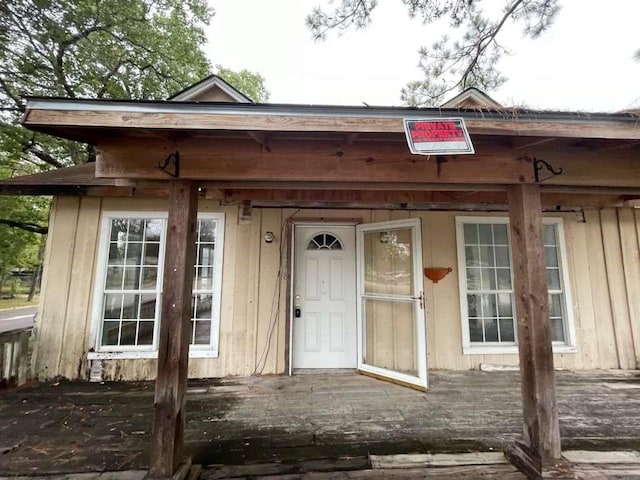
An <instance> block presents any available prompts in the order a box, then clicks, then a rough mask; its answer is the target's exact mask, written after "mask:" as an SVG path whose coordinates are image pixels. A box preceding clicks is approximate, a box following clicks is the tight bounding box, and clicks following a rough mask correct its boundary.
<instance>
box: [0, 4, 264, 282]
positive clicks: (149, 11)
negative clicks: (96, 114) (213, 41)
mask: <svg viewBox="0 0 640 480" xmlns="http://www.w3.org/2000/svg"><path fill="white" fill-rule="evenodd" d="M212 15H213V10H212V9H211V8H210V7H209V6H208V3H207V0H56V1H53V0H11V1H1V2H0V52H1V53H0V178H6V177H11V176H15V175H26V174H31V173H36V172H40V171H43V170H48V169H51V168H61V167H65V166H70V165H77V164H81V163H84V162H86V161H89V160H91V159H92V157H93V151H92V149H91V148H90V147H88V146H87V145H83V144H80V143H76V142H72V141H67V140H61V139H57V138H54V137H50V136H47V135H43V134H37V133H34V132H31V131H28V130H26V129H25V128H23V127H22V126H21V125H20V118H21V116H22V114H23V113H24V111H25V100H24V98H23V96H25V95H32V96H48V97H68V98H96V99H107V98H112V99H127V98H132V99H165V98H168V97H170V96H171V95H172V94H174V93H175V92H177V91H180V90H182V89H183V88H185V87H187V86H189V85H191V84H193V83H195V82H196V81H198V80H200V79H201V78H203V77H205V76H207V75H208V73H209V71H210V64H209V62H208V60H207V58H206V56H205V54H204V52H203V51H202V49H201V46H202V45H203V44H204V43H205V41H206V38H205V33H204V27H205V26H206V25H207V24H208V23H209V20H210V19H211V17H212ZM228 72H229V76H231V75H232V74H233V72H231V71H228ZM251 75H252V74H251V73H250V72H246V71H243V72H241V73H240V74H239V78H240V79H242V80H243V81H244V80H247V81H249V79H251V78H252V77H251ZM258 77H259V80H260V81H259V82H258V81H257V80H258ZM254 83H255V85H256V95H258V94H259V95H265V92H266V90H264V88H263V87H262V77H260V76H259V75H258V76H256V81H255V82H254ZM260 98H263V97H260ZM47 211H48V208H46V202H45V205H44V206H43V205H42V204H41V200H39V199H33V198H24V197H21V198H15V197H4V198H2V197H0V250H1V251H0V256H1V257H2V258H0V280H1V279H2V275H3V272H6V271H7V268H10V265H11V264H12V259H13V264H12V265H13V267H11V268H14V267H16V266H18V265H19V264H20V262H22V263H24V262H23V261H22V260H19V259H20V258H21V257H20V255H21V254H20V252H27V251H30V250H33V249H32V248H31V247H32V246H33V245H34V244H35V243H37V242H36V240H37V235H35V234H34V233H29V232H37V231H39V232H41V233H42V232H44V231H46V227H45V226H44V225H46V215H47ZM18 230H22V231H18ZM21 248H22V250H20V249H21Z"/></svg>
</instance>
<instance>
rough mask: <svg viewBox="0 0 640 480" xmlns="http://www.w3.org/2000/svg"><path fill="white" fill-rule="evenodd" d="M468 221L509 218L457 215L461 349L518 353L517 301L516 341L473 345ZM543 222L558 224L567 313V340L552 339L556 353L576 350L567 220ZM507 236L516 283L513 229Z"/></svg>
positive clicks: (469, 352) (504, 220)
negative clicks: (466, 235) (467, 263)
mask: <svg viewBox="0 0 640 480" xmlns="http://www.w3.org/2000/svg"><path fill="white" fill-rule="evenodd" d="M466 223H475V224H479V223H503V224H506V225H509V217H495V216H456V217H455V228H456V254H457V262H458V292H459V295H458V298H459V301H460V325H461V329H462V352H463V354H464V355H477V354H517V353H518V337H517V322H518V318H517V316H518V312H517V310H516V308H515V303H514V322H515V328H516V341H515V342H513V343H512V342H509V343H485V344H473V343H471V340H470V338H469V325H468V306H467V302H466V298H467V272H466V268H465V264H464V259H465V251H464V246H465V245H464V225H465V224H466ZM542 223H543V225H552V224H553V225H556V232H557V236H558V238H557V241H558V252H559V254H560V262H559V265H560V270H561V275H560V282H561V287H562V292H563V294H564V306H563V307H564V310H565V313H566V325H565V328H566V332H565V333H566V338H565V341H564V342H553V345H552V346H553V353H576V352H577V351H578V350H577V347H576V334H575V321H574V316H573V299H572V295H571V283H570V278H569V266H568V260H567V250H566V242H565V236H564V222H563V218H562V217H543V219H542ZM507 238H508V239H509V261H510V264H511V284H512V285H514V282H513V267H514V265H513V254H512V242H511V231H510V229H507Z"/></svg>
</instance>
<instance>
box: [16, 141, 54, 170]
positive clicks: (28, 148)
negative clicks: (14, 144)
mask: <svg viewBox="0 0 640 480" xmlns="http://www.w3.org/2000/svg"><path fill="white" fill-rule="evenodd" d="M22 151H23V152H25V153H32V154H34V155H35V156H36V157H38V158H39V159H40V160H42V161H43V162H45V163H48V164H49V165H51V166H53V167H56V168H64V167H65V165H64V163H62V162H61V161H59V160H58V159H56V158H54V157H52V156H51V155H49V154H48V153H46V152H43V151H42V150H40V149H39V148H36V146H35V145H34V143H33V140H31V141H30V142H29V143H25V144H24V145H23V146H22Z"/></svg>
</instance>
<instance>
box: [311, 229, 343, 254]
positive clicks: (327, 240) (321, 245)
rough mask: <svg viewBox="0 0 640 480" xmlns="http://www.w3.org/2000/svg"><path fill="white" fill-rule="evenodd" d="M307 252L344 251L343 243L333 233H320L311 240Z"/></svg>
mask: <svg viewBox="0 0 640 480" xmlns="http://www.w3.org/2000/svg"><path fill="white" fill-rule="evenodd" d="M307 250H342V242H341V241H340V240H339V239H338V237H336V236H335V235H333V234H331V233H319V234H317V235H316V236H314V237H313V238H312V239H311V240H309V243H307Z"/></svg>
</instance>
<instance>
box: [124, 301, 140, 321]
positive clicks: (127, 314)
mask: <svg viewBox="0 0 640 480" xmlns="http://www.w3.org/2000/svg"><path fill="white" fill-rule="evenodd" d="M123 297H124V300H123V302H122V318H126V319H132V318H138V295H123Z"/></svg>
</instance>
